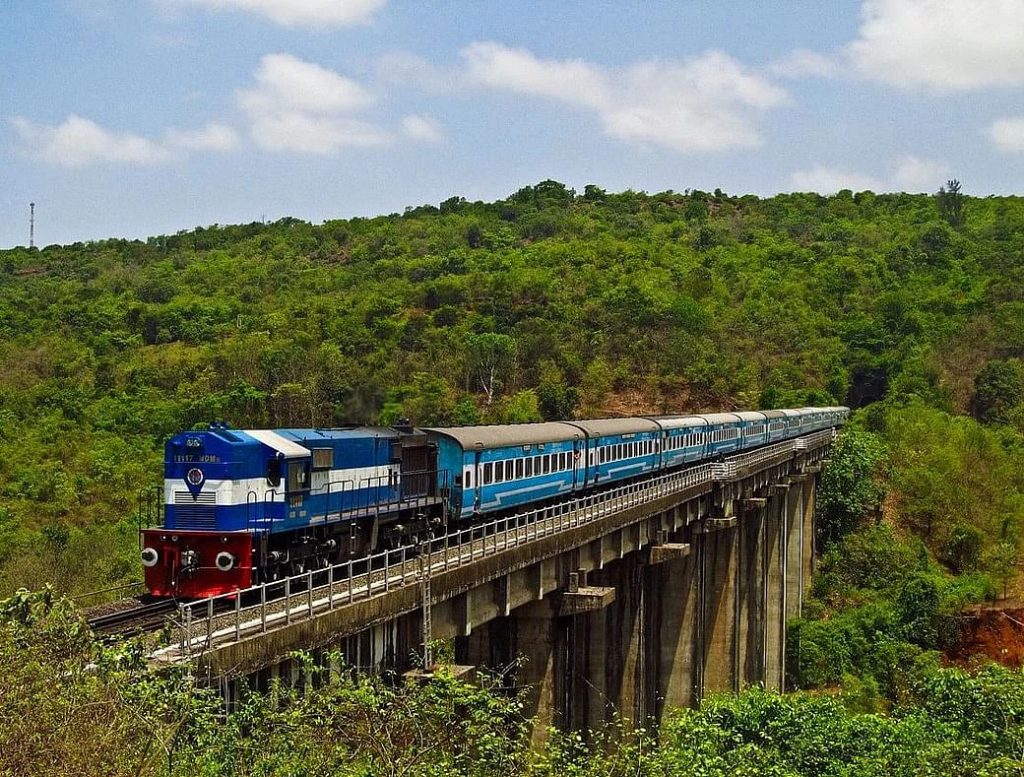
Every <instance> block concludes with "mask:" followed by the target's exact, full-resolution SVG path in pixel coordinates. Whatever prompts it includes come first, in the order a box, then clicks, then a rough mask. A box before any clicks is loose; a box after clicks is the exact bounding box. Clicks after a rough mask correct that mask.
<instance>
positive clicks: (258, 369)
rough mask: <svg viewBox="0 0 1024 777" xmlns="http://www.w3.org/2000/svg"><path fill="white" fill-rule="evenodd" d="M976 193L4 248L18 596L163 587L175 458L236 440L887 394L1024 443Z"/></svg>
mask: <svg viewBox="0 0 1024 777" xmlns="http://www.w3.org/2000/svg"><path fill="white" fill-rule="evenodd" d="M957 197H958V202H957V203H956V205H957V207H956V208H955V210H954V209H952V208H950V207H948V205H946V204H944V203H943V202H942V201H941V200H939V199H938V198H936V197H931V196H923V195H906V194H892V195H875V194H872V193H870V192H861V193H859V194H856V195H854V194H853V193H851V192H849V191H843V192H840V193H839V194H837V195H836V196H834V197H822V196H819V195H815V194H793V195H780V196H777V197H773V198H771V199H758V198H757V197H754V196H743V197H732V196H728V195H726V194H723V193H722V192H720V191H716V192H714V193H713V194H709V193H705V192H700V191H689V192H685V193H675V192H664V193H661V194H655V195H648V194H643V193H637V192H632V191H627V192H623V193H619V194H612V193H607V192H605V191H603V190H601V189H599V188H598V187H596V186H587V187H586V189H585V191H584V192H583V193H582V194H578V193H576V192H574V191H572V190H570V189H567V188H566V187H565V186H563V185H562V184H560V183H557V182H554V181H544V182H542V183H540V184H538V185H536V186H531V187H527V188H525V189H522V190H521V191H519V192H516V193H515V194H514V195H512V196H511V197H509V198H507V199H505V200H501V201H498V202H494V203H482V202H467V201H465V200H463V199H461V198H457V197H455V198H452V199H450V200H447V201H445V202H443V203H441V204H440V206H439V207H434V206H422V207H418V208H410V209H408V210H407V211H406V212H405V213H403V214H393V215H390V216H382V217H379V218H372V219H362V218H357V219H350V220H338V221H328V222H325V223H324V224H321V225H319V226H317V225H312V224H308V223H304V222H301V221H297V220H295V219H290V218H289V219H282V220H280V221H277V222H274V223H270V224H262V223H253V224H248V225H242V226H223V227H222V226H214V227H210V228H198V229H195V230H194V231H191V232H182V233H179V234H176V235H172V236H165V237H154V238H151V239H149V240H147V241H145V242H143V241H127V240H107V241H100V242H93V243H86V244H74V245H68V246H49V247H47V248H44V249H42V250H26V249H14V250H9V251H3V252H0V363H2V365H3V369H2V370H0V593H4V592H10V591H13V590H14V589H16V588H17V587H18V586H20V585H28V586H30V587H36V586H38V585H40V584H42V583H43V582H45V581H54V582H55V583H56V584H57V585H58V587H59V588H60V589H62V590H70V591H81V590H82V589H83V588H84V589H90V588H98V587H101V586H102V585H103V584H104V583H108V582H114V581H118V580H121V579H124V578H126V577H127V578H131V577H133V576H135V575H136V574H137V571H138V570H137V569H136V566H135V565H136V560H135V546H134V532H135V518H134V514H135V512H136V503H137V498H138V493H139V492H140V490H141V489H144V488H147V487H151V486H153V485H155V484H157V483H159V481H160V478H161V457H162V444H163V441H164V440H165V439H166V438H167V437H168V436H170V435H171V434H173V433H175V432H176V431H180V430H181V429H183V428H190V427H192V426H194V425H196V424H205V423H208V422H210V421H212V420H226V421H228V422H230V423H232V424H235V425H239V426H249V427H260V426H268V425H269V426H275V427H279V426H289V425H291V426H309V425H321V426H329V425H337V424H342V423H345V422H382V423H390V422H392V421H394V420H395V419H397V418H398V417H400V416H405V417H408V418H410V419H411V420H412V421H413V422H414V423H423V424H425V423H437V424H445V423H467V422H474V423H475V422H489V421H530V420H538V419H541V418H547V419H551V418H564V417H572V416H576V417H586V416H599V415H614V414H624V413H640V412H672V411H693V410H704V409H729V408H756V407H781V406H800V405H807V404H824V403H848V404H850V405H852V406H854V407H859V406H862V405H865V404H868V403H871V402H873V401H875V400H879V399H882V398H883V397H884V398H887V400H888V401H889V402H890V403H891V402H901V403H905V402H909V401H911V400H916V401H920V402H923V403H926V404H927V405H928V406H930V407H932V408H936V409H939V410H942V411H945V412H952V413H964V412H972V413H973V414H974V415H975V416H976V417H978V418H980V419H982V420H984V421H988V422H1001V423H1004V424H1005V423H1009V424H1011V425H1016V427H1017V428H1018V429H1020V428H1022V427H1024V409H1022V408H1024V405H1022V404H1021V402H1020V397H1021V388H1022V385H1024V368H1022V363H1021V361H1020V357H1021V356H1024V281H1022V276H1024V199H1021V198H1013V197H1000V198H996V197H992V198H987V199H973V198H972V199H968V198H963V197H962V196H960V195H957ZM1020 509H1021V508H1020V506H1019V505H1018V506H1017V508H1016V512H1018V513H1019V511H1020ZM922 520H924V519H922Z"/></svg>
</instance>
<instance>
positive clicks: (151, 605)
mask: <svg viewBox="0 0 1024 777" xmlns="http://www.w3.org/2000/svg"><path fill="white" fill-rule="evenodd" d="M177 606H178V602H177V601H176V600H174V599H160V600H158V601H145V600H144V599H143V598H142V597H140V598H139V600H137V604H136V605H135V606H132V607H126V608H124V609H121V610H115V611H114V612H106V613H103V614H101V615H94V616H92V617H88V618H86V623H87V624H88V626H89V628H90V629H92V630H93V632H95V633H96V634H99V635H104V636H106V635H110V636H113V635H123V634H130V633H136V632H143V631H150V630H153V629H156V628H158V627H159V626H161V625H163V622H164V621H165V620H166V619H167V615H168V614H169V613H171V612H173V611H174V610H175V608H176V607H177Z"/></svg>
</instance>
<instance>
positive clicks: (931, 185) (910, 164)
mask: <svg viewBox="0 0 1024 777" xmlns="http://www.w3.org/2000/svg"><path fill="white" fill-rule="evenodd" d="M949 173H950V169H949V165H947V164H946V163H945V162H937V161H935V160H933V159H921V158H919V157H916V156H909V155H908V156H905V157H903V158H902V159H900V160H899V162H898V164H897V165H896V170H895V172H894V173H893V176H892V178H891V187H892V188H893V189H894V190H897V191H901V192H934V191H938V188H939V187H940V186H942V184H943V183H945V182H946V180H947V179H948V178H949Z"/></svg>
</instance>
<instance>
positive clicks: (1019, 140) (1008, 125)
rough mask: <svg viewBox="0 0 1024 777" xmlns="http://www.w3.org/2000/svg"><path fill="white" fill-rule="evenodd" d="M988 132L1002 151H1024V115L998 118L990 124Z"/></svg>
mask: <svg viewBox="0 0 1024 777" xmlns="http://www.w3.org/2000/svg"><path fill="white" fill-rule="evenodd" d="M988 134H989V137H990V138H992V142H993V143H995V144H996V148H998V149H999V150H1000V151H1016V152H1024V116H1017V117H1014V118H1011V119H997V120H996V121H994V122H992V124H991V126H989V128H988Z"/></svg>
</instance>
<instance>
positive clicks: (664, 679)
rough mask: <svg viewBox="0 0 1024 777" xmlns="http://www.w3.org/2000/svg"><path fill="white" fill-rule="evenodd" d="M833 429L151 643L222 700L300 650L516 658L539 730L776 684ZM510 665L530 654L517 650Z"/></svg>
mask: <svg viewBox="0 0 1024 777" xmlns="http://www.w3.org/2000/svg"><path fill="white" fill-rule="evenodd" d="M833 437H834V433H833V431H832V430H824V431H819V432H815V433H812V434H809V435H806V436H803V437H798V438H795V439H790V440H786V441H783V442H779V443H776V444H772V445H767V446H765V447H762V448H759V449H756V450H753V451H748V452H745V453H740V454H737V455H734V456H729V457H726V458H724V459H723V460H721V461H717V462H713V463H702V464H697V465H694V466H690V467H687V468H684V469H681V470H678V471H674V472H670V473H662V474H659V475H657V476H654V477H651V478H649V479H646V480H643V481H639V482H633V483H628V484H624V485H619V486H617V487H614V488H610V489H608V490H605V491H602V492H599V493H593V494H589V495H586V496H584V497H581V498H575V499H572V500H569V501H566V502H564V503H561V504H557V505H552V506H548V507H544V508H542V509H538V510H533V511H530V512H526V513H523V514H520V515H513V516H508V517H505V518H502V519H499V520H495V521H492V522H491V523H488V524H485V525H482V526H475V527H473V528H472V529H464V530H461V531H454V532H452V533H451V534H448V535H447V536H444V537H438V538H434V539H432V540H430V541H429V542H426V543H424V544H423V545H422V546H420V547H419V548H415V549H410V548H401V549H398V550H393V551H389V552H386V553H380V554H377V555H375V556H372V557H368V558H365V559H360V560H356V561H349V562H346V563H344V564H341V565H337V566H334V567H330V568H327V569H322V570H315V571H309V572H307V573H305V574H303V575H299V576H296V577H293V578H289V579H287V580H283V581H277V582H275V583H268V584H265V585H263V586H258V587H256V588H253V589H250V590H248V591H245V592H242V593H241V594H240V595H237V596H236V595H232V596H225V597H215V598H212V599H207V600H202V601H198V602H193V603H190V604H188V605H184V606H182V607H181V608H180V609H179V610H178V613H177V615H176V616H175V618H174V624H175V625H174V627H173V639H172V642H171V644H170V645H169V646H168V647H165V648H163V649H161V650H159V651H158V652H157V653H155V654H154V656H153V659H154V660H155V661H157V662H162V663H181V662H190V663H191V664H192V665H194V666H195V667H196V671H197V672H199V673H200V674H201V675H202V676H204V677H207V678H209V679H210V680H211V681H214V682H217V683H218V684H219V685H220V687H221V688H222V691H223V693H224V694H225V696H226V698H227V699H228V701H229V703H230V701H231V700H232V699H233V698H234V697H235V695H236V694H237V693H238V691H239V687H240V683H241V682H246V683H248V684H249V685H250V686H256V687H264V686H266V685H267V684H268V683H269V681H270V680H271V679H272V678H275V677H281V678H283V679H284V680H286V681H299V674H300V669H299V666H298V664H297V663H296V662H295V661H294V660H292V659H291V658H290V655H291V654H292V653H293V652H294V651H296V650H303V651H307V652H312V653H313V654H314V657H323V658H324V660H328V659H326V657H327V656H333V657H335V658H336V657H337V656H339V655H340V656H341V657H343V660H344V663H345V664H346V665H348V666H352V667H356V668H359V669H364V670H371V671H380V670H386V669H390V670H397V671H406V670H409V669H410V668H411V667H413V666H415V665H417V662H420V663H422V662H423V661H424V660H425V662H426V666H425V668H421V669H419V670H418V671H419V672H420V673H422V674H429V671H430V668H431V663H432V662H431V658H430V653H431V646H432V644H433V642H434V641H436V640H447V641H453V642H454V646H455V663H456V665H457V666H455V667H452V669H451V670H452V671H455V672H459V673H462V672H464V673H469V672H472V671H475V670H479V669H485V668H488V669H494V670H501V669H506V668H508V667H512V669H511V670H510V671H509V672H508V673H507V678H508V679H509V682H510V683H513V684H515V685H516V686H518V687H524V686H525V687H527V688H528V689H529V692H528V699H529V704H528V709H527V710H526V711H527V713H530V714H533V715H535V716H536V717H537V721H538V724H539V725H538V727H537V731H538V732H539V733H538V735H542V732H543V731H544V730H546V727H547V726H549V725H555V726H560V727H563V728H584V727H593V726H595V725H599V724H600V723H602V722H604V721H607V720H610V719H611V718H612V717H613V715H615V714H621V715H623V716H625V717H626V718H629V719H631V720H634V721H637V722H642V721H644V720H647V719H649V718H651V717H660V715H661V713H662V712H663V710H664V709H665V708H666V707H667V706H684V705H692V704H694V703H696V702H697V701H699V700H700V699H701V698H702V697H703V696H704V694H706V693H708V692H711V691H726V690H731V691H738V690H740V689H741V688H743V687H744V686H747V685H751V684H763V685H764V686H765V687H768V688H775V689H781V688H782V687H783V685H784V682H785V640H786V621H787V619H789V618H791V617H794V616H795V615H797V614H799V612H800V608H801V605H802V602H803V598H804V592H805V589H806V587H807V585H808V582H809V580H810V574H811V568H812V564H813V552H812V550H813V547H812V546H813V537H814V503H815V487H816V482H817V476H818V473H819V472H820V470H821V467H822V466H823V464H824V463H825V462H826V457H827V455H828V451H829V448H830V446H831V444H832V440H833ZM517 658H521V659H523V660H522V661H520V662H518V663H517Z"/></svg>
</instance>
